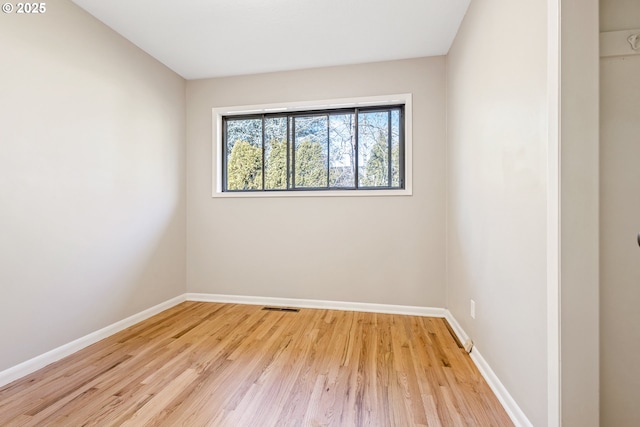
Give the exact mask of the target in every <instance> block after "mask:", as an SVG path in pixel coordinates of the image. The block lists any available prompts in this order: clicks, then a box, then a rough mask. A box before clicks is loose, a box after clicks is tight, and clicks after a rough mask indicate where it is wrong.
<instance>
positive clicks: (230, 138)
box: [227, 119, 262, 190]
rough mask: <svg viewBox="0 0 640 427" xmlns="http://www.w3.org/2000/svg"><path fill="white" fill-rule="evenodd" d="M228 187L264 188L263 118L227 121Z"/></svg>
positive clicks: (241, 188) (244, 188) (230, 188)
mask: <svg viewBox="0 0 640 427" xmlns="http://www.w3.org/2000/svg"><path fill="white" fill-rule="evenodd" d="M227 189H228V190H261V189H262V119H248V120H228V121H227Z"/></svg>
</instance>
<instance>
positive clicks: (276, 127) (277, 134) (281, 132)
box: [264, 117, 287, 190]
mask: <svg viewBox="0 0 640 427" xmlns="http://www.w3.org/2000/svg"><path fill="white" fill-rule="evenodd" d="M264 140H265V147H264V174H265V176H264V188H265V190H286V189H287V118H286V117H274V118H267V119H265V121H264Z"/></svg>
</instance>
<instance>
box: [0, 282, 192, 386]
mask: <svg viewBox="0 0 640 427" xmlns="http://www.w3.org/2000/svg"><path fill="white" fill-rule="evenodd" d="M185 300H186V299H185V296H184V294H183V295H179V296H177V297H175V298H172V299H170V300H168V301H165V302H163V303H160V304H158V305H155V306H153V307H151V308H148V309H146V310H144V311H141V312H140V313H137V314H134V315H133V316H129V317H127V318H126V319H123V320H120V321H119V322H116V323H113V324H111V325H109V326H106V327H104V328H102V329H100V330H98V331H95V332H92V333H90V334H89V335H85V336H84V337H81V338H78V339H77V340H74V341H71V342H70V343H67V344H64V345H62V346H60V347H58V348H54V349H53V350H51V351H48V352H46V353H44V354H41V355H40V356H36V357H34V358H32V359H29V360H27V361H25V362H22V363H20V364H19V365H16V366H13V367H11V368H9V369H6V370H4V371H2V372H0V387H2V386H4V385H6V384H9V383H10V382H13V381H15V380H17V379H19V378H22V377H24V376H26V375H29V374H31V373H32V372H35V371H37V370H38V369H42V368H44V367H45V366H47V365H49V364H51V363H53V362H57V361H58V360H60V359H62V358H64V357H67V356H69V355H71V354H73V353H75V352H77V351H79V350H82V349H83V348H85V347H88V346H90V345H91V344H95V343H96V342H98V341H100V340H103V339H105V338H108V337H110V336H111V335H113V334H115V333H118V332H120V331H122V330H124V329H126V328H128V327H130V326H133V325H135V324H136V323H139V322H142V321H143V320H145V319H148V318H149V317H151V316H154V315H156V314H158V313H160V312H162V311H164V310H167V309H169V308H171V307H173V306H175V305H177V304H180V303H181V302H184V301H185Z"/></svg>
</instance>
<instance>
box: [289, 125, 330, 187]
mask: <svg viewBox="0 0 640 427" xmlns="http://www.w3.org/2000/svg"><path fill="white" fill-rule="evenodd" d="M294 125H295V135H294V138H295V186H296V188H326V187H327V171H328V163H327V161H328V158H327V157H328V156H327V149H328V139H329V138H328V137H329V135H328V132H327V125H328V118H327V116H312V117H295V118H294Z"/></svg>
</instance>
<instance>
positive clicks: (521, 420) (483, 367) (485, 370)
mask: <svg viewBox="0 0 640 427" xmlns="http://www.w3.org/2000/svg"><path fill="white" fill-rule="evenodd" d="M445 311H446V313H445V316H444V318H445V319H447V322H449V324H450V325H451V328H452V329H453V331H454V332H455V334H456V335H457V336H458V339H459V340H460V342H462V343H464V342H465V341H466V340H467V339H468V338H469V335H467V333H466V332H465V331H464V329H462V326H460V324H459V323H458V321H457V320H456V318H455V317H453V314H451V312H450V311H449V310H445ZM470 356H471V360H473V363H474V364H475V365H476V367H477V368H478V371H480V374H482V377H483V378H484V380H485V381H486V382H487V384H489V387H491V390H492V391H493V393H494V394H495V395H496V397H497V398H498V400H499V401H500V403H501V404H502V406H503V407H504V410H505V411H506V412H507V415H509V418H511V421H513V424H515V426H516V427H533V424H531V421H529V419H528V418H527V416H526V415H525V414H524V412H522V409H520V406H518V404H517V403H516V401H515V400H514V399H513V397H511V394H509V391H508V390H507V388H506V387H505V386H504V384H502V382H501V381H500V379H499V378H498V376H497V375H496V374H495V372H493V369H491V366H489V364H488V363H487V361H486V360H485V358H484V357H482V355H481V354H480V352H479V351H478V349H477V348H476V347H473V350H472V351H471V353H470Z"/></svg>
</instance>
